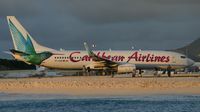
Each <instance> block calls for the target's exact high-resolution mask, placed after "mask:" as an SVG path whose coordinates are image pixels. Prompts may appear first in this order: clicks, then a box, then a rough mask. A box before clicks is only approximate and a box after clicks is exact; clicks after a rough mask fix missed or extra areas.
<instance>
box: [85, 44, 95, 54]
mask: <svg viewBox="0 0 200 112" xmlns="http://www.w3.org/2000/svg"><path fill="white" fill-rule="evenodd" d="M84 47H85V50H86V51H87V52H88V54H89V56H91V55H92V54H93V52H92V50H90V48H89V46H88V44H87V43H86V42H84Z"/></svg>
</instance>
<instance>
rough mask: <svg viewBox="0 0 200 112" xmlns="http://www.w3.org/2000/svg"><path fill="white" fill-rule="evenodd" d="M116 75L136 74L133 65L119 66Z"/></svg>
mask: <svg viewBox="0 0 200 112" xmlns="http://www.w3.org/2000/svg"><path fill="white" fill-rule="evenodd" d="M117 73H119V74H122V73H136V66H135V64H123V65H119V66H118V68H117Z"/></svg>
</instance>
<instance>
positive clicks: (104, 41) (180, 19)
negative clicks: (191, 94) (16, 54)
mask: <svg viewBox="0 0 200 112" xmlns="http://www.w3.org/2000/svg"><path fill="white" fill-rule="evenodd" d="M8 15H10V16H11V15H12V16H16V17H17V19H18V20H19V21H20V22H21V23H22V25H23V26H24V27H25V28H26V30H28V32H29V33H30V34H31V36H32V37H33V38H34V39H35V40H36V41H37V42H38V43H40V44H42V45H44V46H47V47H50V48H54V49H60V48H63V49H66V50H67V49H69V50H84V46H83V42H88V43H89V44H95V45H96V48H95V49H98V50H107V49H109V48H111V49H113V50H130V49H131V48H132V46H134V48H135V49H143V50H145V49H147V50H167V49H176V48H180V47H182V46H185V45H187V44H189V43H191V42H192V41H194V40H195V39H198V38H200V0H1V1H0V58H10V57H9V56H8V55H7V54H4V53H3V51H8V50H9V49H11V48H13V43H12V40H11V35H10V33H9V29H8V25H7V21H6V16H8Z"/></svg>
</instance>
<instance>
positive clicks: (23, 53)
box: [7, 16, 194, 76]
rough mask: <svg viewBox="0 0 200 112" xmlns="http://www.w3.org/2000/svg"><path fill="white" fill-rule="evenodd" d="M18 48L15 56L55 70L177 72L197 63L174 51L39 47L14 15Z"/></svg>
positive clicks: (10, 20)
mask: <svg viewBox="0 0 200 112" xmlns="http://www.w3.org/2000/svg"><path fill="white" fill-rule="evenodd" d="M7 21H8V25H9V28H10V32H11V36H12V40H13V44H14V49H12V50H10V51H11V53H12V56H13V57H14V58H15V59H17V60H20V61H24V62H26V63H28V64H34V65H39V66H44V67H47V68H51V69H66V70H69V69H73V70H81V69H84V68H85V69H86V70H98V71H109V72H112V73H133V76H135V75H134V74H135V72H136V69H139V70H141V69H156V70H158V69H161V70H162V69H163V70H166V69H170V71H171V70H175V69H179V68H185V67H188V66H191V65H192V64H193V63H194V61H193V60H191V59H189V58H187V57H186V56H185V55H183V54H179V53H176V52H170V51H153V50H147V51H144V50H142V51H140V50H131V51H92V50H91V49H90V48H89V47H88V45H87V43H84V46H85V49H86V50H85V51H80V50H76V51H58V50H55V49H51V48H48V47H44V46H42V45H40V44H38V43H37V42H36V41H35V40H34V39H33V38H32V36H31V35H30V34H29V33H28V32H27V31H26V30H25V29H24V27H23V26H22V25H21V24H20V23H19V21H18V20H17V19H16V18H15V17H14V16H7Z"/></svg>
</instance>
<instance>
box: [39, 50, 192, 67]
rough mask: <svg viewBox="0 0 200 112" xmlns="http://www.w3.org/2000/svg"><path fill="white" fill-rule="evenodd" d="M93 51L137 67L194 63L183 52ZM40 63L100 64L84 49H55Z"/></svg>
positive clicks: (63, 64) (185, 65)
mask: <svg viewBox="0 0 200 112" xmlns="http://www.w3.org/2000/svg"><path fill="white" fill-rule="evenodd" d="M94 53H95V54H97V56H99V57H102V58H106V59H109V60H111V61H114V62H119V63H129V64H135V65H136V68H137V69H154V68H159V69H166V68H167V67H168V66H169V65H170V66H171V67H172V69H178V68H184V67H187V66H190V65H192V64H193V63H194V62H193V61H192V60H191V59H189V58H187V57H186V56H185V55H183V54H179V53H175V52H169V51H150V50H149V51H133V50H132V51H94ZM41 65H42V66H45V67H48V68H54V69H82V68H83V66H86V67H87V66H90V67H91V66H100V65H98V63H95V62H94V61H92V59H91V58H90V57H89V56H88V53H87V52H86V51H57V52H54V55H52V56H51V57H50V58H48V59H47V60H45V61H43V62H42V63H41ZM94 68H95V67H94Z"/></svg>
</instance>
